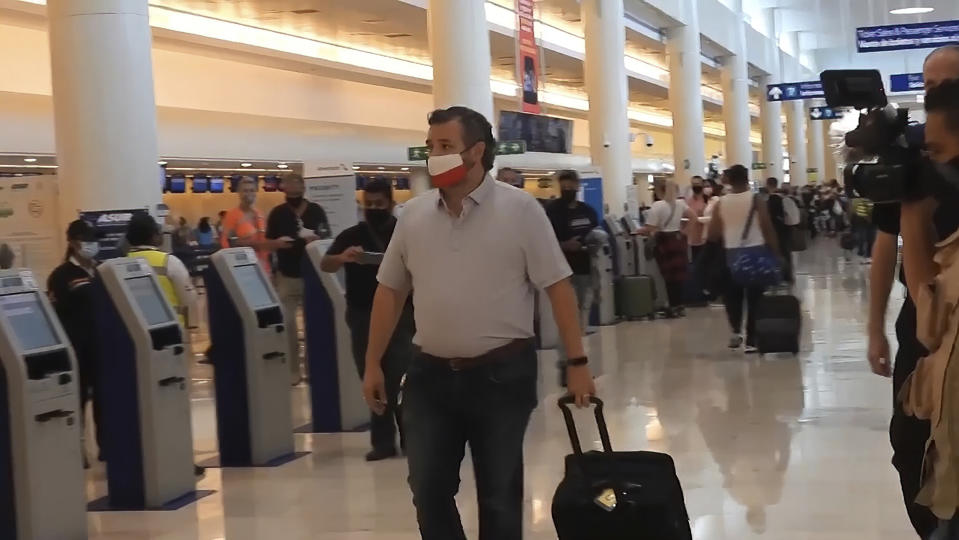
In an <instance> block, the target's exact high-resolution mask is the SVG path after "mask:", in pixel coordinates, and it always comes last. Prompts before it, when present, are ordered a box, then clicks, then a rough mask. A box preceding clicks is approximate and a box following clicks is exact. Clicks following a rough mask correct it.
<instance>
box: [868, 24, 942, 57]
mask: <svg viewBox="0 0 959 540" xmlns="http://www.w3.org/2000/svg"><path fill="white" fill-rule="evenodd" d="M955 44H959V21H937V22H926V23H912V24H891V25H888V26H865V27H861V28H857V29H856V48H857V49H858V50H859V52H861V53H866V52H881V51H901V50H907V49H933V48H936V47H942V46H943V45H955Z"/></svg>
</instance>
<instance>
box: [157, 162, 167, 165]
mask: <svg viewBox="0 0 959 540" xmlns="http://www.w3.org/2000/svg"><path fill="white" fill-rule="evenodd" d="M157 165H166V161H157Z"/></svg>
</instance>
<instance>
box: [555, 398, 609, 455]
mask: <svg viewBox="0 0 959 540" xmlns="http://www.w3.org/2000/svg"><path fill="white" fill-rule="evenodd" d="M575 402H576V398H574V397H573V396H563V397H561V398H559V402H558V405H559V409H560V410H561V411H563V418H564V419H565V420H566V431H568V432H569V442H571V443H572V444H573V452H575V453H576V454H577V455H581V454H582V453H583V447H582V446H581V445H580V444H579V434H578V433H577V432H576V423H575V422H574V421H573V411H571V410H570V408H569V406H570V405H572V404H573V403H575ZM589 402H590V403H592V404H593V405H595V407H593V414H594V415H595V416H596V426H597V427H599V438H600V440H601V441H602V443H603V450H604V451H606V452H612V451H613V445H612V443H610V442H609V430H608V429H607V428H606V417H605V416H603V400H601V399H599V398H598V397H595V396H590V397H589Z"/></svg>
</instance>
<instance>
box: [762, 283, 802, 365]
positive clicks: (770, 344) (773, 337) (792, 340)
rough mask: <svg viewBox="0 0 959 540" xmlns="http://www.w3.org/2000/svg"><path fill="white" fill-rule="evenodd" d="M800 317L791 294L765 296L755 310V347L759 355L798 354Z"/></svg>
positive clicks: (797, 301)
mask: <svg viewBox="0 0 959 540" xmlns="http://www.w3.org/2000/svg"><path fill="white" fill-rule="evenodd" d="M801 330H802V315H801V313H800V306H799V299H798V298H796V297H795V296H793V295H792V294H786V295H766V296H763V297H762V298H761V299H760V300H759V307H758V308H757V309H756V347H757V348H758V349H759V354H770V353H792V354H799V336H800V332H801Z"/></svg>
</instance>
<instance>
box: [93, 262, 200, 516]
mask: <svg viewBox="0 0 959 540" xmlns="http://www.w3.org/2000/svg"><path fill="white" fill-rule="evenodd" d="M97 272H98V274H99V280H98V287H99V291H98V292H99V294H98V295H97V300H98V306H97V314H96V315H97V317H98V321H97V323H98V324H97V327H98V330H99V342H100V343H102V344H104V345H103V346H102V347H101V351H100V365H99V375H98V376H99V381H100V388H107V389H109V391H108V392H104V393H103V395H102V398H101V399H102V400H103V401H102V403H103V409H104V410H103V411H102V416H103V420H102V421H103V423H104V425H103V430H104V439H105V441H104V448H103V453H104V455H105V457H106V461H107V487H108V492H109V500H110V506H111V507H113V508H123V509H150V508H161V507H163V506H165V505H167V504H169V503H172V502H173V501H176V500H177V499H180V498H181V497H188V496H190V495H192V494H193V492H194V491H195V489H196V482H195V479H194V471H193V432H192V427H191V418H190V394H189V385H188V384H187V383H188V377H189V371H188V366H187V358H186V354H185V352H186V348H185V347H184V345H183V334H182V329H181V328H180V324H179V323H178V322H177V318H176V315H175V314H174V312H173V308H172V307H170V304H169V302H168V301H167V299H166V297H165V296H164V294H163V291H162V290H161V289H160V284H159V282H158V281H157V278H156V276H155V275H154V274H153V269H152V268H151V267H150V265H149V264H147V262H146V261H144V260H142V259H112V260H110V261H107V262H105V263H103V264H101V265H100V266H99V268H98V269H97Z"/></svg>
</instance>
